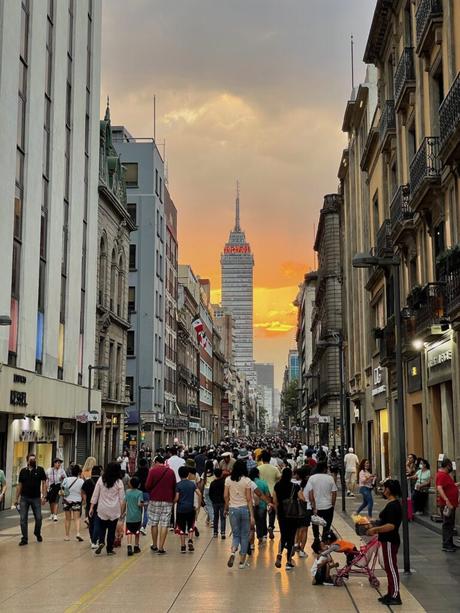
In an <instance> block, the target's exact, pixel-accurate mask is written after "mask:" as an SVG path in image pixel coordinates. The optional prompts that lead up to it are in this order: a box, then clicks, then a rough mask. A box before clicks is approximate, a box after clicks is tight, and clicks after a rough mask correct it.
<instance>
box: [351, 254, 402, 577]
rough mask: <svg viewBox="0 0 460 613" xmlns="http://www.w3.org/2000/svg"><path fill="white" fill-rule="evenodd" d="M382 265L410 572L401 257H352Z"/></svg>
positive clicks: (356, 262)
mask: <svg viewBox="0 0 460 613" xmlns="http://www.w3.org/2000/svg"><path fill="white" fill-rule="evenodd" d="M373 266H379V267H380V268H383V269H385V270H391V271H392V272H393V299H394V307H393V308H394V312H395V313H394V315H395V366H396V388H397V398H398V413H397V419H398V465H399V472H400V482H401V490H402V502H403V520H402V529H403V553H404V572H405V573H406V574H409V573H410V572H411V569H410V550H409V518H408V515H407V510H408V509H407V498H408V488H407V478H406V464H405V458H406V420H405V407H404V374H403V365H402V351H401V341H402V334H401V331H402V325H401V290H400V285H399V283H400V267H401V260H400V258H399V257H397V256H395V255H394V256H390V257H376V256H372V255H369V254H367V253H365V254H358V255H355V256H354V258H353V267H354V268H371V267H373Z"/></svg>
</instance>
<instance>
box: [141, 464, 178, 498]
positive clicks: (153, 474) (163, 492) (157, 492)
mask: <svg viewBox="0 0 460 613" xmlns="http://www.w3.org/2000/svg"><path fill="white" fill-rule="evenodd" d="M145 490H146V491H147V492H149V493H150V500H156V501H160V502H174V497H175V495H176V475H175V474H174V471H173V470H172V469H171V468H168V467H167V466H164V465H163V464H159V465H157V466H154V467H153V468H151V469H150V470H149V474H148V476H147V480H146V482H145Z"/></svg>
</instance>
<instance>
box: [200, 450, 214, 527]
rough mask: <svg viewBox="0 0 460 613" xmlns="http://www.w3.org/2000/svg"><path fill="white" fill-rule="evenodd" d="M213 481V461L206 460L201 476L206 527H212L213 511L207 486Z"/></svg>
mask: <svg viewBox="0 0 460 613" xmlns="http://www.w3.org/2000/svg"><path fill="white" fill-rule="evenodd" d="M214 479H215V476H214V461H213V460H207V461H206V464H205V467H204V473H203V475H202V487H203V500H204V506H205V509H206V513H207V515H208V518H207V520H206V524H207V525H208V526H212V525H213V524H214V509H213V506H212V502H211V499H210V498H209V486H210V485H211V483H212V482H213V481H214Z"/></svg>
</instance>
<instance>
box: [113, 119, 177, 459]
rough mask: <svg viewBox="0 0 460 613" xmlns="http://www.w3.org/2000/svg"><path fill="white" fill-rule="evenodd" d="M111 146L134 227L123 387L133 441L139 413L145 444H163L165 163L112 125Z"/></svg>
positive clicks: (152, 147)
mask: <svg viewBox="0 0 460 613" xmlns="http://www.w3.org/2000/svg"><path fill="white" fill-rule="evenodd" d="M112 135H113V144H114V146H115V149H116V150H117V151H118V153H119V155H120V159H121V162H122V164H123V166H124V168H125V182H126V191H127V208H128V211H129V212H130V214H131V218H132V219H135V223H136V225H137V229H136V230H135V231H134V232H131V236H130V239H131V243H130V247H129V289H128V291H129V302H130V304H131V306H130V310H131V314H130V322H131V329H130V330H129V331H128V347H127V360H128V363H127V367H126V375H127V381H126V383H127V387H128V388H130V389H132V390H134V394H133V403H134V404H133V405H131V409H130V411H129V418H128V430H129V429H130V428H129V425H130V426H131V432H132V433H133V434H132V436H133V439H132V442H134V443H135V437H136V434H135V433H136V432H137V425H138V423H139V416H140V418H141V424H144V425H145V428H144V429H143V430H142V431H145V442H146V444H148V445H153V447H154V448H155V449H157V448H159V447H161V446H162V444H163V443H164V434H163V433H164V424H165V395H164V381H165V368H164V367H165V240H166V224H165V206H164V202H165V184H164V162H163V159H162V157H161V155H160V152H159V151H158V148H157V146H156V144H155V141H154V140H153V139H152V138H135V137H133V136H132V135H131V134H130V133H129V132H128V131H127V130H126V128H125V127H123V126H117V127H116V126H113V127H112Z"/></svg>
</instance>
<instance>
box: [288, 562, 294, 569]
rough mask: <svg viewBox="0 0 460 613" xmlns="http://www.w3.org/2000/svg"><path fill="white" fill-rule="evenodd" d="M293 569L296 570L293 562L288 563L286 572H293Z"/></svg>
mask: <svg viewBox="0 0 460 613" xmlns="http://www.w3.org/2000/svg"><path fill="white" fill-rule="evenodd" d="M293 568H295V566H294V564H292V562H288V563H287V564H286V570H292V569H293Z"/></svg>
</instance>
